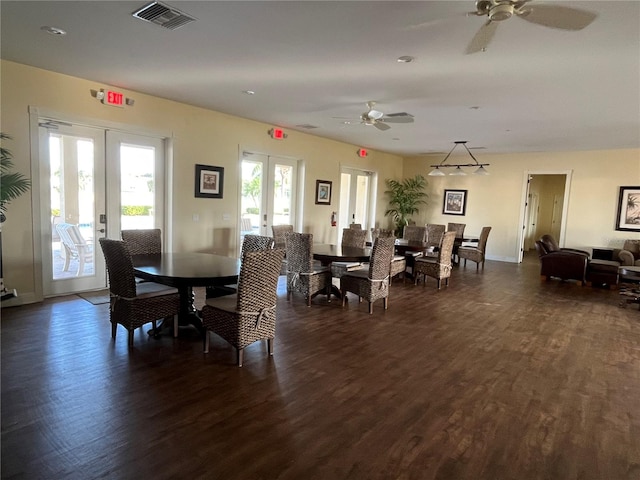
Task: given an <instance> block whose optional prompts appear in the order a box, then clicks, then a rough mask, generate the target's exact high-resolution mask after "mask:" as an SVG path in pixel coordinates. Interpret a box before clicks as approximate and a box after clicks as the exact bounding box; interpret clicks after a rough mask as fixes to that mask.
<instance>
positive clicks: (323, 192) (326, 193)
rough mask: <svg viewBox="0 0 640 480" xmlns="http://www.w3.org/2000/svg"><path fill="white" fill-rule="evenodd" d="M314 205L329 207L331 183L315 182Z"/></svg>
mask: <svg viewBox="0 0 640 480" xmlns="http://www.w3.org/2000/svg"><path fill="white" fill-rule="evenodd" d="M316 204H317V205H318V204H319V205H331V182H330V181H328V180H316Z"/></svg>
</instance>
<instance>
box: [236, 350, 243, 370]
mask: <svg viewBox="0 0 640 480" xmlns="http://www.w3.org/2000/svg"><path fill="white" fill-rule="evenodd" d="M236 358H237V359H238V366H239V367H241V366H242V360H243V359H244V348H239V349H238V351H237V355H236Z"/></svg>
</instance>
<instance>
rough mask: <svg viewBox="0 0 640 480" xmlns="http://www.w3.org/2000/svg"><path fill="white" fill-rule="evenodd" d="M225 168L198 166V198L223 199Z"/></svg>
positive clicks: (196, 193)
mask: <svg viewBox="0 0 640 480" xmlns="http://www.w3.org/2000/svg"><path fill="white" fill-rule="evenodd" d="M223 186H224V168H223V167H212V166H210V165H196V192H195V195H196V197H203V198H222V187H223Z"/></svg>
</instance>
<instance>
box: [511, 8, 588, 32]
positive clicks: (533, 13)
mask: <svg viewBox="0 0 640 480" xmlns="http://www.w3.org/2000/svg"><path fill="white" fill-rule="evenodd" d="M518 16H519V17H520V18H522V19H523V20H526V21H527V22H531V23H535V24H538V25H543V26H545V27H551V28H559V29H561V30H582V29H583V28H585V27H587V26H588V25H590V24H591V22H593V21H594V20H595V19H596V17H597V16H598V15H597V14H595V13H593V12H589V11H587V10H581V9H578V8H571V7H563V6H561V5H532V6H530V7H526V8H525V9H524V11H523V12H522V13H521V14H519V15H518Z"/></svg>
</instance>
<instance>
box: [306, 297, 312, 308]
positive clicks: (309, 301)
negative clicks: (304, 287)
mask: <svg viewBox="0 0 640 480" xmlns="http://www.w3.org/2000/svg"><path fill="white" fill-rule="evenodd" d="M310 306H311V295H307V307H310Z"/></svg>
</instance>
